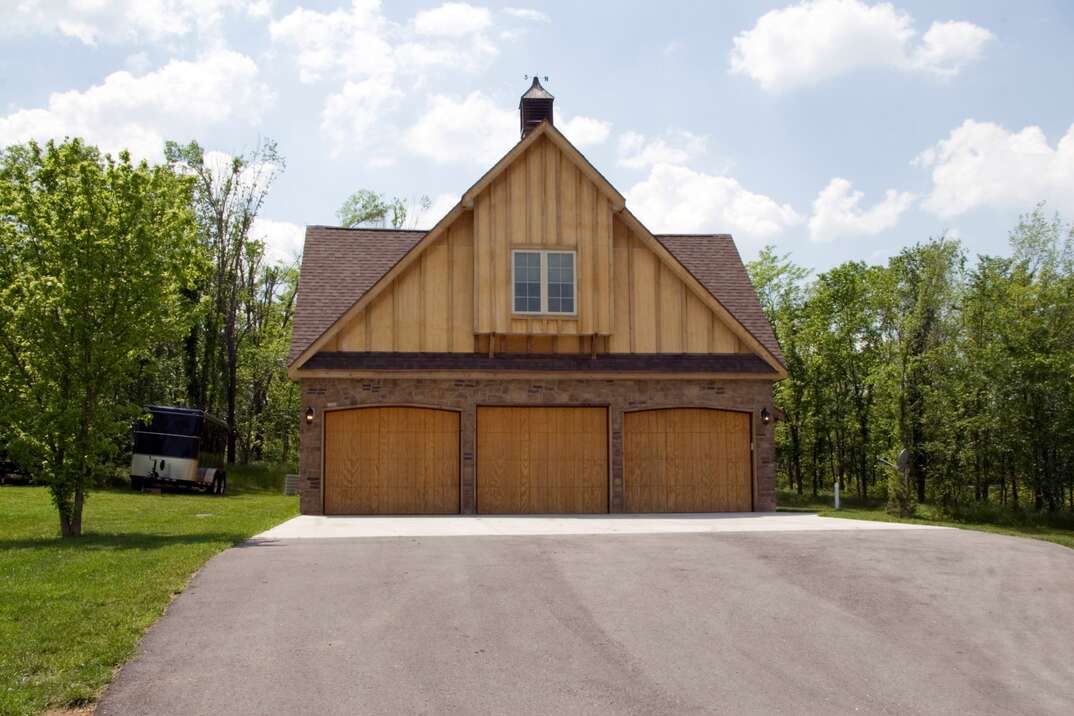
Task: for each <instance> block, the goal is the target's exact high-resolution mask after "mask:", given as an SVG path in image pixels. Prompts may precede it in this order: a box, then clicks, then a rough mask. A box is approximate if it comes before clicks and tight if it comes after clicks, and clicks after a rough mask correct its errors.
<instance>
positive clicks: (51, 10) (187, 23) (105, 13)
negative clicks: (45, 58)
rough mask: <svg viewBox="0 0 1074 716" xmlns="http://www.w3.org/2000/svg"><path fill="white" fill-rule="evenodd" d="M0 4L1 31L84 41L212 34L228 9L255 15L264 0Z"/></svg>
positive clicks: (136, 40)
mask: <svg viewBox="0 0 1074 716" xmlns="http://www.w3.org/2000/svg"><path fill="white" fill-rule="evenodd" d="M13 5H14V6H13V7H7V8H5V10H4V20H3V22H2V23H0V36H2V35H31V34H60V35H63V36H65V37H71V38H74V39H77V40H78V41H80V42H82V43H84V44H86V45H97V44H98V43H106V44H117V43H137V44H145V43H155V42H161V41H164V40H169V39H174V38H178V37H182V36H184V35H188V34H190V33H192V32H198V33H200V34H203V35H210V36H211V35H214V34H215V33H217V32H218V31H219V29H220V25H221V23H222V22H223V19H224V15H225V13H227V12H238V11H245V12H246V13H247V14H248V15H250V16H253V17H257V16H258V13H263V10H264V7H263V6H264V0H113V1H108V0H21V1H20V2H15V3H14V4H13Z"/></svg>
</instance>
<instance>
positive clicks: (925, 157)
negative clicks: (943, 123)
mask: <svg viewBox="0 0 1074 716" xmlns="http://www.w3.org/2000/svg"><path fill="white" fill-rule="evenodd" d="M914 164H916V165H917V166H920V167H928V168H931V169H932V191H931V192H930V193H929V195H928V197H927V198H926V199H925V201H924V203H923V205H924V207H925V208H926V209H927V210H929V211H930V212H932V213H934V214H936V215H937V216H940V217H943V218H949V217H953V216H958V215H960V214H964V213H966V212H967V211H970V210H972V209H976V208H978V207H981V206H992V207H997V208H1004V209H1018V210H1025V209H1029V208H1032V207H1033V206H1034V205H1035V204H1036V203H1037V202H1040V201H1047V202H1048V203H1049V204H1050V205H1051V206H1052V207H1054V208H1056V209H1058V210H1059V211H1062V212H1065V213H1068V214H1071V213H1074V125H1071V127H1070V128H1069V129H1068V130H1067V133H1066V134H1065V135H1063V137H1062V138H1060V139H1059V142H1058V143H1057V144H1056V146H1055V147H1054V148H1053V147H1052V146H1051V145H1050V144H1049V143H1048V138H1047V137H1046V136H1045V135H1044V131H1043V130H1041V128H1040V127H1025V128H1024V129H1022V130H1021V131H1019V132H1011V131H1009V130H1007V129H1005V128H1004V127H1001V126H1000V125H998V124H995V123H993V122H977V121H974V120H972V119H967V120H966V121H965V122H963V123H962V125H961V126H959V127H957V128H955V129H954V130H952V132H951V134H950V136H949V137H948V138H947V139H944V140H941V141H940V142H937V143H936V144H935V145H934V146H932V147H930V148H929V149H927V150H925V151H924V152H922V153H921V154H920V155H918V156H917V158H916V159H915V160H914Z"/></svg>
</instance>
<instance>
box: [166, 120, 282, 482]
mask: <svg viewBox="0 0 1074 716" xmlns="http://www.w3.org/2000/svg"><path fill="white" fill-rule="evenodd" d="M164 155H165V157H166V158H167V160H168V161H169V162H170V163H171V164H172V166H173V167H174V168H175V169H176V170H177V171H179V172H181V173H184V174H189V175H190V176H192V177H194V179H195V182H194V211H195V216H196V218H197V226H198V237H199V240H200V242H201V245H202V247H203V248H204V249H205V251H206V252H207V254H208V256H209V259H210V262H211V270H210V272H209V273H208V274H207V276H206V277H205V279H204V280H203V281H202V282H201V284H200V285H199V286H198V287H197V290H196V291H194V292H192V293H191V294H190V295H188V298H189V299H190V300H191V301H193V302H195V303H197V304H199V306H200V311H199V314H200V317H201V320H199V321H198V322H197V323H196V324H195V325H194V326H193V327H192V329H191V332H190V333H189V334H188V335H187V337H186V340H185V344H184V345H185V350H186V354H187V360H186V367H187V386H188V388H187V393H188V398H189V400H190V401H191V402H192V403H193V404H194V405H195V406H197V407H199V408H202V409H209V410H212V409H215V407H216V406H217V405H218V404H219V403H218V401H219V397H218V396H219V395H220V393H221V392H222V393H223V401H222V402H223V403H224V408H225V415H226V419H227V423H228V425H229V426H230V428H231V430H230V432H229V433H228V445H227V460H228V462H229V463H233V462H235V447H236V439H237V432H236V428H237V425H236V419H237V409H238V371H239V344H240V342H241V340H242V335H241V329H240V325H239V320H240V312H241V309H242V305H243V302H244V300H245V299H246V297H247V295H248V292H249V291H250V290H251V289H252V287H251V285H250V280H249V279H248V277H249V276H250V271H249V266H250V264H251V262H253V263H255V264H256V263H257V262H259V261H260V259H261V256H262V254H263V247H261V246H260V244H255V245H252V244H251V240H250V229H251V227H252V226H253V222H254V219H255V218H257V213H258V212H259V211H260V210H261V207H262V205H263V204H264V202H265V198H266V197H267V196H268V192H269V189H270V188H271V187H272V184H273V182H275V180H276V178H277V177H278V176H279V174H280V172H282V171H283V168H284V160H283V157H282V156H280V154H279V152H278V151H277V148H276V144H275V143H274V142H272V141H271V140H265V141H263V142H261V143H260V144H259V145H258V146H257V147H256V148H255V149H254V150H253V151H251V152H249V153H247V154H243V155H240V156H235V157H226V156H222V155H218V154H213V153H210V154H206V152H205V151H204V150H203V149H202V148H201V146H200V145H198V143H197V142H191V143H190V144H187V145H185V146H180V145H179V144H177V143H175V142H168V143H167V144H166V145H165V148H164ZM199 348H200V350H199Z"/></svg>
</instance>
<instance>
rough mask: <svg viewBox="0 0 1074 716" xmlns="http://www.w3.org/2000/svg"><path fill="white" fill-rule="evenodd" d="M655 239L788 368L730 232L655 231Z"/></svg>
mask: <svg viewBox="0 0 1074 716" xmlns="http://www.w3.org/2000/svg"><path fill="white" fill-rule="evenodd" d="M654 238H656V240H657V241H659V242H660V243H661V244H663V245H664V246H665V248H667V250H668V251H670V252H671V254H672V255H673V256H674V257H675V258H676V259H678V261H679V263H681V264H682V265H683V266H685V267H686V270H687V271H689V272H690V273H692V274H693V275H694V278H696V279H697V280H698V281H699V282H701V285H702V286H704V287H705V288H706V289H707V290H708V292H709V293H711V294H712V297H713V298H715V299H716V300H717V301H719V302H720V303H722V304H723V306H724V308H726V309H727V310H728V311H730V312H731V315H733V316H734V317H735V318H736V319H738V322H739V323H741V324H742V325H743V327H744V328H745V329H746V330H747V331H749V332H750V334H751V335H752V336H753V337H754V338H756V339H757V340H758V341H759V342H760V343H761V345H763V346H764V347H765V349H767V350H768V352H769V353H771V354H772V355H773V356H774V357H775V358H776V360H778V361H779V362H780V363H781V364H782V365H783V366H784V367H786V365H787V362H786V361H785V360H784V359H783V353H782V352H781V351H780V349H779V341H777V340H776V334H775V333H774V332H773V331H772V324H770V323H769V322H768V318H767V317H766V316H765V315H764V310H763V309H762V308H761V300H760V299H759V298H758V297H757V291H756V290H755V289H754V288H753V283H752V282H751V281H750V277H749V274H747V273H746V266H745V264H743V263H742V257H741V256H740V255H739V253H738V247H736V246H735V241H734V239H733V238H731V235H730V234H654Z"/></svg>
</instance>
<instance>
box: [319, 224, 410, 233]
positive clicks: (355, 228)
mask: <svg viewBox="0 0 1074 716" xmlns="http://www.w3.org/2000/svg"><path fill="white" fill-rule="evenodd" d="M306 228H307V229H329V230H331V231H383V232H386V233H392V234H427V233H429V230H428V229H391V228H388V227H387V226H329V225H327V224H306Z"/></svg>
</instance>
